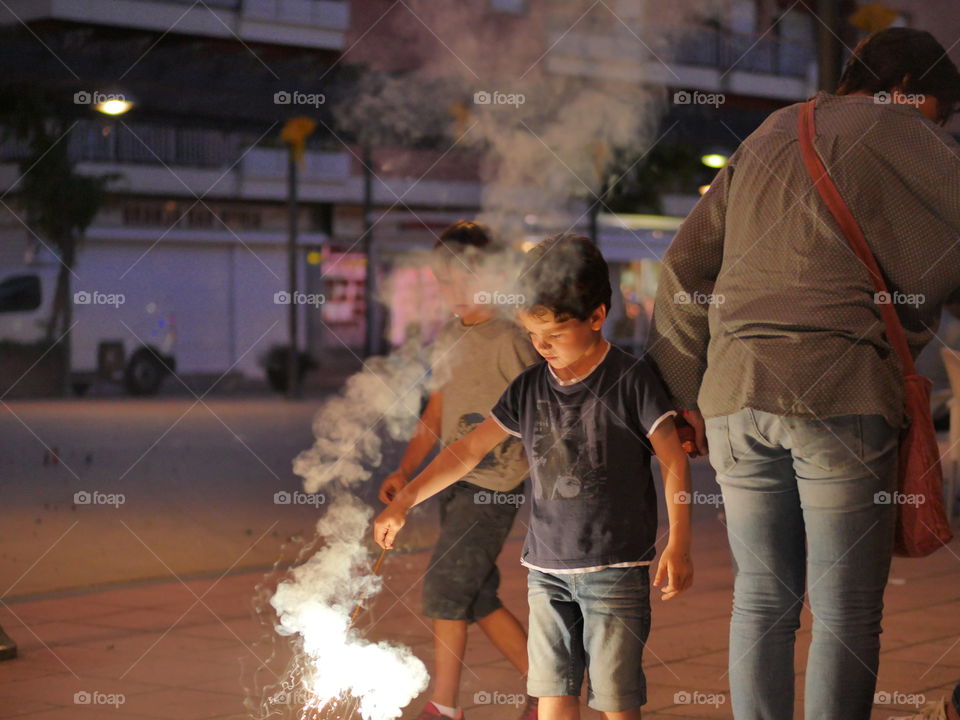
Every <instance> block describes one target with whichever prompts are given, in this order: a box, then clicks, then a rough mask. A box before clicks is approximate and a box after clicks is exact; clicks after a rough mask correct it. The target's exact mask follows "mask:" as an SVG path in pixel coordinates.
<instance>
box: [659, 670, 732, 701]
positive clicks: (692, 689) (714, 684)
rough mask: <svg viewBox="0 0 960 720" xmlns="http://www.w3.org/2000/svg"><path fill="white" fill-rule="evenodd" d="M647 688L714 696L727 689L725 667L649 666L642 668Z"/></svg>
mask: <svg viewBox="0 0 960 720" xmlns="http://www.w3.org/2000/svg"><path fill="white" fill-rule="evenodd" d="M644 673H645V674H646V676H647V686H648V687H654V686H678V687H681V688H685V689H686V691H687V692H688V693H689V694H690V695H691V696H692V695H693V693H704V694H709V695H716V694H718V693H723V692H725V691H726V690H727V689H728V678H727V675H726V668H725V667H710V666H709V665H694V664H692V663H686V662H672V663H667V664H666V665H661V664H659V663H657V664H649V665H645V666H644Z"/></svg>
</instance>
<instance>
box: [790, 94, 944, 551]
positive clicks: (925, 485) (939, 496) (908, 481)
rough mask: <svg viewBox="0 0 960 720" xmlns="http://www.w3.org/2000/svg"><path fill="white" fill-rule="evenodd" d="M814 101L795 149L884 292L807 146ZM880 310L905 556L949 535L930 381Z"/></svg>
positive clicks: (855, 228) (897, 543)
mask: <svg viewBox="0 0 960 720" xmlns="http://www.w3.org/2000/svg"><path fill="white" fill-rule="evenodd" d="M816 102H817V101H816V99H813V100H808V101H807V102H805V103H803V104H802V105H801V106H800V121H799V130H800V149H801V151H802V153H803V162H804V165H806V167H807V172H808V173H809V174H810V179H811V180H813V186H814V187H815V188H816V189H817V192H818V193H820V197H821V198H822V199H823V202H824V203H825V204H826V206H827V208H829V210H830V213H831V214H832V215H833V217H834V219H835V220H836V221H837V224H838V225H839V226H840V229H841V230H842V231H843V234H844V236H846V238H847V242H849V243H850V247H851V248H852V249H853V251H854V252H855V253H856V255H857V257H859V258H860V260H861V262H863V264H864V265H865V266H866V267H867V269H868V270H869V271H870V277H871V278H872V279H873V286H874V289H875V290H876V292H877V293H883V294H884V295H888V293H887V285H886V282H884V279H883V276H882V275H881V273H880V268H879V266H878V265H877V261H876V259H875V258H874V256H873V253H872V252H871V251H870V246H869V245H867V239H866V237H864V234H863V231H862V230H861V229H860V225H859V224H858V223H857V221H856V219H855V218H854V217H853V214H852V213H851V212H850V208H849V207H847V203H846V202H845V201H844V199H843V196H842V195H840V191H839V190H838V189H837V186H836V185H835V184H834V182H833V180H832V179H831V178H830V175H829V173H828V172H827V169H826V167H824V165H823V162H822V161H821V160H820V156H819V155H818V154H817V151H816V148H815V147H814V145H813V139H814V137H815V136H816V125H815V123H814V115H815V112H816ZM880 311H881V314H882V315H883V322H884V324H885V325H886V329H887V340H888V341H889V342H890V344H891V345H892V346H893V349H894V350H895V351H896V353H897V356H898V357H899V358H900V365H901V367H902V368H903V381H904V403H905V412H906V414H907V417H908V418H909V420H910V424H909V426H908V427H907V428H906V429H905V430H904V431H903V433H902V434H901V436H900V456H899V468H898V470H899V479H898V490H899V493H900V497H899V498H897V499H898V500H902V499H904V498H906V497H907V496H913V499H914V500H915V502H910V503H907V502H902V501H900V502H897V524H896V531H895V535H894V553H895V554H896V555H903V556H906V557H924V556H926V555H929V554H930V553H932V552H933V551H934V550H936V549H937V548H939V547H941V546H942V545H944V544H946V543H948V542H950V540H951V539H952V538H953V533H952V532H951V531H950V523H949V522H947V516H946V513H945V512H944V507H943V472H942V470H941V468H940V448H939V446H938V445H937V433H936V430H934V427H933V416H932V415H931V413H930V386H931V384H932V383H931V382H930V380H928V379H927V378H925V377H923V376H922V375H918V374H917V368H916V366H915V365H914V362H913V356H912V355H911V354H910V347H909V346H908V345H907V337H906V335H905V334H904V332H903V325H902V324H901V323H900V318H899V317H898V316H897V312H896V310H895V309H894V307H893V303H892V302H886V303H881V304H880Z"/></svg>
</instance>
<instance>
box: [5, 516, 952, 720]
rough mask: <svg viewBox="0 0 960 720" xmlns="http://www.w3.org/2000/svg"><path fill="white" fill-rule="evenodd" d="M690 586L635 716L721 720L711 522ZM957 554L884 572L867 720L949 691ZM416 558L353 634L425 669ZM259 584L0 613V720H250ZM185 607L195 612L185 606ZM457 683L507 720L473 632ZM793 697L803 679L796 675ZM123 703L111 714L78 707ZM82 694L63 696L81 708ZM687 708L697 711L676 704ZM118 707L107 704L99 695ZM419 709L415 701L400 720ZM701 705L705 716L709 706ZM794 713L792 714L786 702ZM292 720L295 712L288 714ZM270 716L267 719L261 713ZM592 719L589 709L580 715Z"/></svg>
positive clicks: (477, 709) (260, 643) (659, 629)
mask: <svg viewBox="0 0 960 720" xmlns="http://www.w3.org/2000/svg"><path fill="white" fill-rule="evenodd" d="M696 522H697V526H696V534H695V546H694V558H695V563H696V585H695V587H694V589H693V590H692V591H690V592H689V593H687V594H685V595H682V596H680V597H678V598H676V599H674V600H672V601H670V602H669V603H662V602H661V601H660V600H659V599H658V596H655V597H654V598H653V601H652V602H653V609H654V614H653V632H652V635H651V638H650V643H649V646H648V649H647V654H646V668H647V678H648V683H649V703H648V705H647V706H646V712H645V714H644V717H645V718H663V719H666V718H703V717H722V718H729V717H731V715H732V713H731V711H730V704H729V697H728V695H727V693H726V688H727V678H726V675H725V671H726V663H727V658H726V650H725V649H726V645H727V629H728V619H729V615H730V603H731V578H732V573H731V568H730V559H729V555H728V552H727V545H726V539H725V535H724V531H723V527H722V524H721V522H720V519H719V518H718V517H717V515H716V514H715V512H713V510H712V509H709V508H704V509H703V511H702V512H701V513H698V515H697V516H696ZM519 550H520V547H519V540H518V539H516V538H514V539H511V540H510V541H509V542H508V544H507V546H506V548H505V550H504V553H503V555H502V557H501V563H500V564H501V569H502V573H503V597H504V601H505V603H506V604H507V605H508V606H509V607H510V608H512V609H513V610H514V611H515V612H517V613H518V614H519V615H520V616H521V617H523V618H525V615H526V604H525V597H526V589H525V582H526V579H525V571H524V570H523V569H522V568H521V567H520V566H519V564H518V563H517V562H516V558H517V556H518V554H519ZM958 555H960V543H958V542H957V541H954V543H953V544H952V546H951V547H950V548H949V549H945V550H941V551H939V552H938V553H936V554H935V555H934V556H933V557H931V558H928V559H925V560H902V559H896V560H895V561H894V566H893V571H892V573H891V583H890V586H889V588H888V591H887V596H886V600H887V610H886V617H885V622H884V625H885V632H884V634H883V657H882V661H881V669H880V676H879V684H878V691H879V692H882V693H887V696H890V697H892V698H893V699H894V700H898V701H900V703H901V704H899V705H896V704H884V705H878V706H877V707H876V709H875V712H874V715H873V717H874V718H891V717H898V716H903V715H906V714H908V713H909V712H911V711H914V710H915V708H914V707H913V706H911V705H910V702H912V701H913V700H915V698H911V697H910V696H911V695H913V696H916V694H918V693H919V694H923V695H925V696H926V700H932V699H934V698H937V697H940V696H942V695H945V694H947V693H948V692H949V691H950V690H951V689H952V687H953V685H954V684H955V683H956V682H957V681H958V680H960V635H958V632H960V623H958V620H957V619H958V617H960V582H958V580H957V578H958V569H960V557H958ZM428 559H429V555H428V554H427V553H425V552H420V553H411V554H406V555H404V554H399V553H398V554H394V555H393V556H392V557H390V558H389V559H388V562H387V564H386V567H385V571H386V574H385V577H386V580H387V583H386V588H385V590H384V592H383V593H382V594H381V595H380V596H379V597H378V598H377V600H376V602H375V603H374V604H373V607H372V608H371V609H370V611H369V613H368V614H367V616H366V624H367V626H368V637H370V638H371V639H383V638H387V639H391V640H395V641H400V642H404V643H406V644H408V645H410V646H411V647H412V648H413V650H414V652H415V653H416V654H417V655H418V656H419V657H421V658H422V659H423V660H424V661H425V662H427V663H428V666H429V664H430V662H431V657H432V652H433V648H432V637H431V633H430V630H429V627H428V625H427V624H426V622H425V621H424V620H423V619H422V618H421V617H420V616H419V614H418V609H419V605H420V597H419V593H420V578H421V576H422V574H423V571H424V569H425V567H426V563H427V561H428ZM263 581H264V575H263V573H249V572H248V573H244V574H238V575H232V576H227V577H225V578H223V579H221V580H219V581H218V580H217V579H216V578H212V579H201V580H191V581H189V582H186V583H180V582H178V581H176V580H172V581H170V582H162V583H156V584H142V585H138V586H133V587H122V588H117V589H107V590H101V591H98V592H92V593H87V594H77V595H71V596H66V597H59V598H47V599H41V600H32V601H20V602H13V601H11V602H10V603H9V604H8V605H3V604H0V624H2V625H3V627H4V628H5V629H6V630H7V632H8V633H9V634H10V635H11V636H13V637H14V638H16V639H17V640H18V642H19V644H20V652H21V657H20V658H19V659H17V660H15V661H11V662H4V663H0V718H11V717H18V718H28V719H29V720H70V719H74V718H76V719H79V720H83V719H84V718H91V719H92V718H107V719H110V720H126V719H127V718H170V719H173V718H176V719H177V720H194V719H200V718H224V719H225V718H238V719H239V718H249V717H256V715H251V714H250V712H249V711H248V710H246V709H245V708H244V699H245V698H246V697H251V698H252V697H254V695H255V692H254V690H253V688H254V687H257V686H258V685H262V684H263V683H264V682H265V681H268V682H272V681H273V680H272V678H271V677H270V673H271V672H272V671H276V672H282V669H283V668H284V667H285V666H286V662H287V657H286V656H285V655H284V654H283V652H277V648H278V647H282V644H281V643H280V642H278V640H277V638H276V636H275V635H274V633H272V631H271V629H270V621H269V619H268V618H264V623H261V622H260V621H258V619H257V618H256V616H255V614H254V611H253V607H254V602H253V600H254V596H255V594H256V593H257V586H258V584H259V583H261V582H263ZM198 598H199V599H198ZM809 628H810V617H809V613H808V612H805V613H804V622H803V628H802V630H801V633H800V635H799V643H798V647H799V649H798V653H797V656H798V657H797V665H798V667H802V666H803V663H804V662H805V657H806V650H807V646H808V644H809V640H810V631H809ZM466 666H467V667H466V668H465V670H464V672H463V694H462V697H463V702H464V704H465V706H466V708H467V716H468V717H469V718H470V720H510V719H512V718H513V717H515V716H516V711H515V709H514V708H513V707H512V706H509V705H508V706H504V705H496V704H489V703H488V704H478V703H477V702H476V701H480V702H481V703H482V702H483V701H484V700H486V699H488V698H489V699H491V700H493V701H496V700H503V699H504V696H509V695H510V694H511V693H519V692H521V691H522V689H523V686H522V683H521V680H520V679H519V678H518V677H517V676H516V674H515V673H514V672H513V671H512V669H511V668H510V667H509V666H508V665H507V663H506V662H505V661H504V660H502V659H501V658H500V657H499V656H498V654H497V652H496V651H495V650H494V649H493V648H492V646H491V645H490V644H489V643H488V642H487V640H486V639H485V638H484V637H483V636H482V634H481V633H480V632H479V631H477V630H476V629H472V630H471V638H470V645H469V650H468V656H467V659H466ZM798 680H799V681H800V683H801V684H800V685H799V686H798V687H800V688H802V677H798ZM76 693H90V694H91V697H94V696H93V694H94V693H100V695H96V696H95V699H96V700H97V701H98V702H101V703H103V702H108V701H110V700H111V698H110V695H111V694H122V696H123V698H122V699H123V702H122V704H119V705H118V706H117V707H115V706H114V705H109V704H99V705H92V704H78V703H77V702H75V694H76ZM85 697H87V696H85V695H79V696H76V698H77V699H79V700H83V699H84V698H85ZM685 698H690V699H691V700H694V701H696V702H693V703H686V704H684V703H683V702H682V701H683V700H684V699H685ZM112 699H113V700H119V697H116V698H112ZM424 700H425V698H422V699H419V700H417V701H414V703H413V704H412V705H411V707H410V708H408V712H407V713H406V714H405V715H404V717H405V718H409V717H412V716H413V715H414V711H415V710H418V709H419V707H420V706H421V704H422V703H423V701H424ZM710 703H713V704H710ZM797 713H798V714H797V716H798V717H802V711H801V710H800V702H799V700H798V711H797ZM289 716H290V717H294V714H292V713H291V714H290V715H289ZM273 717H277V716H276V715H274V716H273ZM596 717H600V716H599V715H598V714H596V713H593V712H592V711H587V712H585V713H584V718H596Z"/></svg>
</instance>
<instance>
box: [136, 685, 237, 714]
mask: <svg viewBox="0 0 960 720" xmlns="http://www.w3.org/2000/svg"><path fill="white" fill-rule="evenodd" d="M123 709H124V711H125V712H131V713H134V714H137V715H142V716H144V717H154V718H170V719H171V720H204V719H205V718H215V717H220V716H222V715H226V714H228V713H240V712H242V711H243V697H242V696H241V695H240V694H239V693H238V694H237V695H236V696H232V697H231V696H230V695H225V694H223V693H218V692H209V691H204V690H194V689H191V688H184V687H177V688H168V689H164V690H155V691H153V692H149V693H143V694H138V695H135V696H133V697H129V698H127V702H126V703H125V705H124V708H123Z"/></svg>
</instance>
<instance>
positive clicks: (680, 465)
mask: <svg viewBox="0 0 960 720" xmlns="http://www.w3.org/2000/svg"><path fill="white" fill-rule="evenodd" d="M520 276H521V278H523V279H524V288H521V289H522V290H523V291H524V292H523V301H522V305H521V309H520V311H519V313H518V317H519V321H520V323H521V324H522V325H523V326H524V328H525V329H526V330H527V332H528V333H529V336H530V339H531V341H532V342H533V345H534V347H535V348H536V350H537V351H538V352H539V353H540V355H541V356H543V357H544V358H545V360H546V362H544V363H538V364H536V365H533V366H532V367H530V368H528V369H527V370H525V371H524V372H522V373H521V374H520V375H519V376H517V378H516V379H515V380H514V381H513V382H512V383H511V384H510V385H509V386H508V387H507V389H506V391H505V392H504V393H503V395H502V396H501V398H500V400H499V402H498V403H497V405H496V406H495V407H494V408H493V410H492V412H491V415H490V417H487V418H486V419H485V420H484V421H483V422H482V423H481V424H480V425H479V426H477V428H476V429H474V430H473V431H472V432H470V433H469V434H467V435H465V436H464V437H463V438H461V439H459V440H458V441H456V442H454V443H452V444H451V445H449V446H448V447H447V448H445V449H444V451H443V452H441V453H440V454H439V455H438V456H437V457H436V459H435V460H434V461H433V462H432V463H430V465H428V466H427V468H426V469H425V470H424V471H423V472H422V473H421V474H420V475H419V476H417V477H416V478H415V479H414V480H413V481H412V482H411V483H410V484H409V485H407V486H406V487H405V488H404V489H403V490H402V491H400V492H399V493H398V494H397V496H396V498H395V499H394V501H393V502H392V503H391V504H390V505H389V506H388V507H387V508H386V509H385V510H384V511H383V512H382V513H381V514H380V516H379V517H378V518H377V520H376V523H375V528H374V536H375V538H376V541H377V543H379V544H380V545H381V546H382V547H385V548H390V547H392V546H393V542H394V539H395V537H396V534H397V532H398V531H399V530H400V528H401V527H402V526H403V524H404V521H405V517H406V513H407V512H408V510H409V509H410V508H411V507H413V506H414V505H416V504H418V503H420V502H423V501H424V500H425V499H427V498H428V497H430V496H431V495H433V494H435V493H437V492H439V491H440V490H442V489H443V488H445V487H447V486H449V485H451V484H453V483H454V482H456V481H457V480H458V479H459V478H460V477H462V476H463V475H464V474H465V473H467V472H468V471H469V470H470V469H471V468H473V467H474V465H475V464H476V463H478V462H479V461H480V460H481V459H482V458H483V457H484V456H485V455H486V454H487V452H488V451H489V450H490V449H491V448H492V447H494V446H496V445H497V444H498V443H499V442H501V441H502V440H503V439H504V438H506V437H508V436H510V435H514V436H517V437H520V438H521V439H522V441H523V445H524V448H525V450H526V453H527V459H528V461H529V463H530V478H531V484H532V487H531V493H530V494H531V500H532V503H531V520H530V527H529V530H528V532H527V538H526V542H525V543H524V548H523V555H522V558H521V561H522V562H523V564H524V565H526V566H527V567H528V568H529V570H530V572H529V577H528V599H529V605H530V627H529V637H528V644H527V647H528V655H529V662H530V670H529V675H528V677H527V692H528V694H530V695H531V696H534V697H539V698H540V707H539V710H540V717H541V718H545V719H546V720H568V719H569V718H578V717H579V696H580V687H581V684H582V682H583V673H584V671H585V670H587V671H588V673H589V678H590V693H589V705H590V706H591V707H593V708H594V709H596V710H599V711H601V712H603V713H604V716H605V717H607V718H621V719H624V720H632V719H633V718H639V717H640V707H641V706H642V705H643V704H644V703H645V702H646V680H645V677H644V674H643V667H642V657H643V648H644V645H645V643H646V638H647V635H648V633H649V630H650V596H649V593H650V582H649V566H650V564H651V562H652V560H653V558H654V555H655V554H656V548H655V543H656V530H657V507H656V491H655V489H654V486H653V480H652V476H651V471H650V459H651V455H652V454H654V453H655V454H656V455H657V458H658V460H659V461H660V467H661V473H662V476H663V482H664V494H665V496H666V504H667V514H668V516H669V524H670V529H669V540H668V542H667V546H666V548H665V549H664V552H663V554H662V555H661V557H660V561H659V563H658V566H657V572H656V577H655V579H654V582H653V585H654V586H656V587H660V586H663V587H662V590H661V592H662V597H663V599H665V600H669V599H670V598H672V597H674V596H676V595H677V594H679V593H680V592H682V591H683V590H685V589H686V588H688V587H689V586H690V584H691V583H692V580H693V564H692V562H691V560H690V505H689V504H687V503H685V502H684V498H685V497H686V493H688V492H689V490H690V465H689V461H688V459H687V455H686V453H685V452H684V450H683V448H682V446H681V444H680V439H679V437H678V435H677V431H676V428H675V425H674V421H673V420H672V418H671V416H672V415H675V414H676V413H675V411H674V410H673V408H672V407H671V404H670V402H669V399H668V396H667V394H666V392H665V391H664V389H663V387H662V385H661V383H660V381H659V379H658V377H657V376H656V374H655V372H654V371H653V370H652V368H651V367H650V365H648V363H647V362H646V361H644V360H641V359H638V358H635V357H633V356H632V355H629V354H628V353H626V352H624V351H623V350H620V349H618V348H615V347H613V346H611V345H610V343H609V342H607V341H606V340H605V339H604V338H603V335H602V327H603V323H604V320H605V319H606V316H607V311H608V310H609V307H610V297H611V289H610V279H609V270H608V268H607V263H606V261H605V260H604V259H603V256H602V255H601V254H600V251H599V250H598V249H597V248H596V246H595V245H593V243H591V242H590V241H589V240H587V239H586V238H583V237H573V236H566V235H564V236H557V237H553V238H549V239H548V240H545V241H544V242H543V243H541V244H539V245H538V246H536V247H535V248H534V249H533V250H531V251H530V252H529V253H528V254H527V256H526V259H525V263H524V268H523V271H522V272H521V275H520ZM665 581H666V585H664V582H665Z"/></svg>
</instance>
